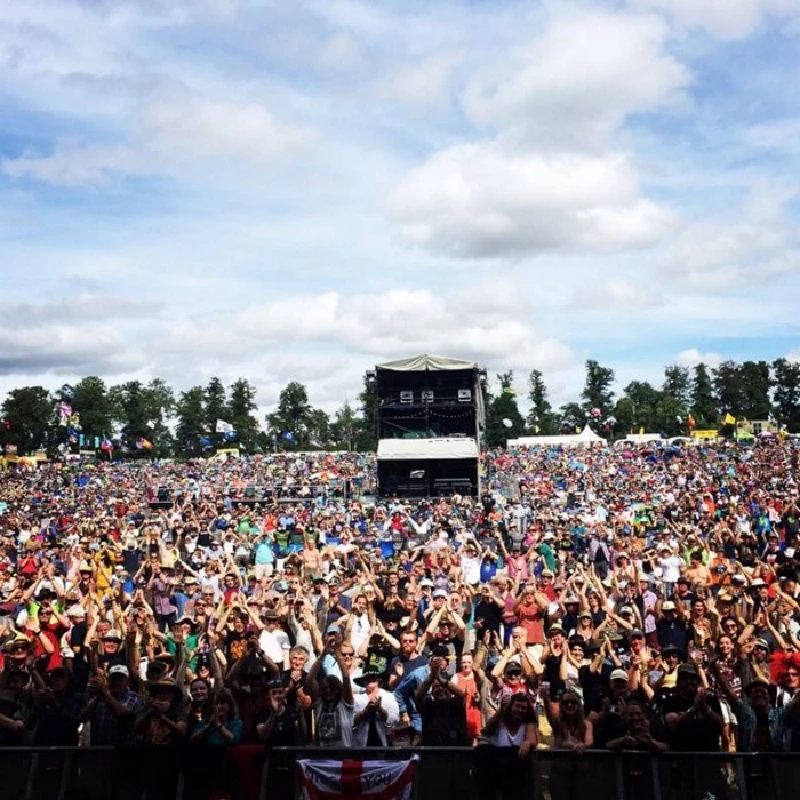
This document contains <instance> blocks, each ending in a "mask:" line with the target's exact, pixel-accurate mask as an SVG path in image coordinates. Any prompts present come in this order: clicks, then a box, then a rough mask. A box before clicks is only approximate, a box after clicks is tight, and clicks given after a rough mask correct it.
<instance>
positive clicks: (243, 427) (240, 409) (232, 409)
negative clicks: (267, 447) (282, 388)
mask: <svg viewBox="0 0 800 800" xmlns="http://www.w3.org/2000/svg"><path fill="white" fill-rule="evenodd" d="M256 408H257V406H256V389H255V387H254V386H253V385H252V384H251V383H250V382H249V381H247V380H245V379H244V378H239V379H238V380H236V381H234V382H233V383H232V384H231V399H230V403H229V406H228V411H229V415H230V419H229V420H228V422H230V423H231V425H233V429H234V430H235V431H236V433H237V435H238V437H239V441H240V442H241V444H242V447H243V448H244V449H245V450H246V451H247V452H248V453H250V452H253V450H254V449H255V447H256V440H257V437H258V420H257V419H256V418H255V417H254V416H253V414H252V412H253V411H255V410H256Z"/></svg>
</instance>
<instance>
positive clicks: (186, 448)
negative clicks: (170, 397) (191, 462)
mask: <svg viewBox="0 0 800 800" xmlns="http://www.w3.org/2000/svg"><path fill="white" fill-rule="evenodd" d="M204 401H205V392H204V390H203V387H202V386H193V387H192V388H191V389H189V390H188V391H185V392H181V395H180V398H179V399H178V403H177V413H178V425H177V428H176V429H175V439H176V448H177V451H178V452H179V453H180V454H181V455H183V456H185V457H188V458H192V457H194V456H199V455H201V454H202V453H203V452H206V451H207V450H208V449H209V446H204V445H203V443H202V440H204V439H205V440H206V441H208V442H211V441H212V440H211V438H209V435H208V433H207V432H206V430H205V428H206V417H205V405H204Z"/></svg>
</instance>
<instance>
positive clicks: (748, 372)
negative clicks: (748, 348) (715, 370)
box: [739, 361, 772, 419]
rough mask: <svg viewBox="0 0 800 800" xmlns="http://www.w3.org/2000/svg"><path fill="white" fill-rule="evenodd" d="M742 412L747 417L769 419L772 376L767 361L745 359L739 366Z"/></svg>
mask: <svg viewBox="0 0 800 800" xmlns="http://www.w3.org/2000/svg"><path fill="white" fill-rule="evenodd" d="M739 384H740V397H741V407H740V409H739V410H740V412H741V414H742V416H743V417H745V418H747V419H767V417H769V415H770V411H771V410H772V406H771V404H770V399H769V394H770V390H771V389H772V376H771V375H770V371H769V364H768V363H767V362H766V361H743V362H742V365H741V366H740V367H739Z"/></svg>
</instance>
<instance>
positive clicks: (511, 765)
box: [476, 694, 538, 799]
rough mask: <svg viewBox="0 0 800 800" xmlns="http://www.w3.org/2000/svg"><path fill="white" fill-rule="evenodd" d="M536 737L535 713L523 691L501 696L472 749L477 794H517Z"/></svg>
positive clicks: (524, 775)
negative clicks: (476, 746) (473, 752)
mask: <svg viewBox="0 0 800 800" xmlns="http://www.w3.org/2000/svg"><path fill="white" fill-rule="evenodd" d="M537 741H538V733H537V725H536V715H535V712H534V711H533V709H532V708H531V703H530V699H529V698H528V696H527V695H524V694H515V695H510V696H508V697H505V698H504V699H503V702H502V705H501V707H500V708H499V709H498V710H497V711H496V712H495V714H494V715H493V716H492V718H491V719H490V720H489V721H488V722H487V723H486V727H485V728H484V730H483V736H482V740H481V742H482V743H481V745H480V746H479V747H478V749H477V751H476V764H477V778H478V786H479V791H480V794H481V796H492V795H494V796H496V795H497V794H498V793H499V795H500V796H501V797H503V798H509V799H510V798H513V797H518V796H519V792H520V786H522V785H525V783H526V777H527V764H525V763H524V762H525V761H526V759H527V756H528V755H529V754H530V752H531V750H535V749H536V745H537Z"/></svg>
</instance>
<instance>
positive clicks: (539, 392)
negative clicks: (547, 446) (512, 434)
mask: <svg viewBox="0 0 800 800" xmlns="http://www.w3.org/2000/svg"><path fill="white" fill-rule="evenodd" d="M528 398H529V399H530V401H531V410H530V413H529V414H528V419H527V425H528V430H529V431H530V432H531V433H534V434H536V433H541V434H543V435H552V434H554V433H555V432H556V431H557V429H558V425H557V423H556V418H555V415H554V414H553V407H552V406H551V405H550V401H549V400H548V398H547V386H545V383H544V378H543V377H542V373H541V371H540V370H538V369H533V370H531V374H530V375H529V376H528Z"/></svg>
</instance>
